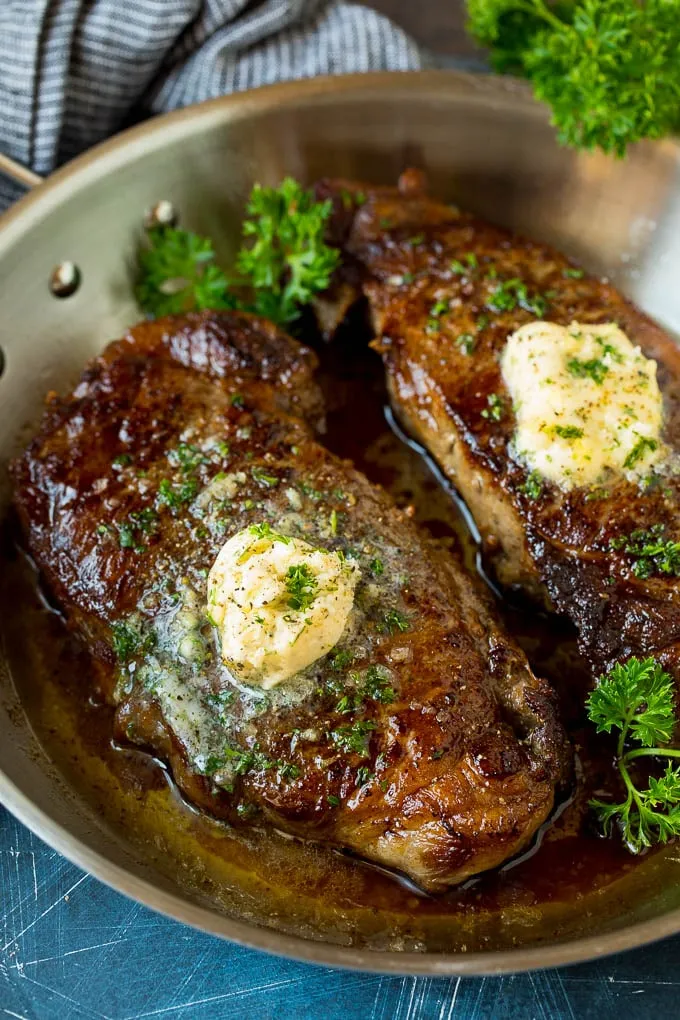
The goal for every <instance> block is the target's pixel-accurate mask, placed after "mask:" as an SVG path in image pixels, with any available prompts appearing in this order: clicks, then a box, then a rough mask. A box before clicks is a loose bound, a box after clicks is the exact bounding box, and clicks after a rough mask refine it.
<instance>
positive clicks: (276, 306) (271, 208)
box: [236, 177, 340, 323]
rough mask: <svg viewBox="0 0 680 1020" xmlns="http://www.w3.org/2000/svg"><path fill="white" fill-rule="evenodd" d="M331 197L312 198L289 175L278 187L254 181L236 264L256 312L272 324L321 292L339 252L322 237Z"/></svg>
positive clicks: (291, 318)
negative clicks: (246, 285) (251, 292)
mask: <svg viewBox="0 0 680 1020" xmlns="http://www.w3.org/2000/svg"><path fill="white" fill-rule="evenodd" d="M331 209H332V205H331V202H330V201H327V202H316V201H315V199H314V195H313V193H312V192H311V191H306V190H305V189H304V188H303V187H302V186H301V185H300V184H298V182H297V181H295V180H293V179H292V178H291V177H286V179H285V180H284V181H283V182H282V183H281V185H280V187H278V188H263V187H261V186H260V185H259V184H256V185H255V187H254V188H253V191H252V194H251V196H250V201H249V203H248V209H247V212H248V216H249V219H247V220H246V221H245V223H244V224H243V236H244V238H245V239H246V240H247V241H249V242H251V243H250V244H249V246H245V245H244V247H242V248H241V250H240V252H239V254H238V256H237V259H236V265H237V268H238V270H239V272H240V273H242V274H243V276H244V277H245V278H246V280H247V281H248V284H249V286H250V287H252V289H253V291H254V294H255V303H254V307H255V311H257V312H258V313H259V314H260V315H265V316H266V317H267V318H268V319H272V320H273V321H274V322H279V323H288V322H294V321H295V319H297V317H298V315H299V314H300V309H301V308H302V307H303V306H304V305H306V304H308V303H309V301H310V300H311V299H312V297H313V296H314V294H317V293H319V291H322V290H325V289H326V287H327V286H328V284H329V283H330V279H331V276H332V275H333V272H334V270H335V268H336V266H337V265H338V262H339V259H340V253H339V252H338V251H337V250H336V249H335V248H330V247H329V246H328V245H327V244H326V243H325V240H324V236H325V232H326V224H327V221H328V218H329V216H330V214H331Z"/></svg>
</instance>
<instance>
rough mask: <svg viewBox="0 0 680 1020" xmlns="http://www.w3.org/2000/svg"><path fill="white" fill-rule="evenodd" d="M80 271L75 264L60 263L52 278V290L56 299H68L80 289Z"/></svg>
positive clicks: (55, 268) (53, 271)
mask: <svg viewBox="0 0 680 1020" xmlns="http://www.w3.org/2000/svg"><path fill="white" fill-rule="evenodd" d="M80 280H81V275H80V270H79V269H78V266H77V265H76V264H75V262H69V261H66V262H60V263H59V265H58V266H55V267H54V269H53V270H52V275H51V276H50V290H51V291H52V293H53V294H54V296H55V297H58V298H67V297H71V294H75V292H76V291H77V290H78V287H80Z"/></svg>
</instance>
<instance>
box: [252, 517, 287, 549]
mask: <svg viewBox="0 0 680 1020" xmlns="http://www.w3.org/2000/svg"><path fill="white" fill-rule="evenodd" d="M248 534H250V535H254V536H255V538H268V539H269V540H270V542H282V543H283V545H289V544H290V539H289V538H288V536H287V535H280V534H279V532H278V531H274V529H273V528H272V526H271V524H268V523H267V521H262V523H261V524H251V525H250V527H249V528H248Z"/></svg>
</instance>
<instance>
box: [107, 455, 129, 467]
mask: <svg viewBox="0 0 680 1020" xmlns="http://www.w3.org/2000/svg"><path fill="white" fill-rule="evenodd" d="M111 464H112V466H113V467H116V468H124V467H129V466H130V464H132V457H131V456H130V454H129V453H119V454H118V456H117V457H114V458H113V460H112V461H111Z"/></svg>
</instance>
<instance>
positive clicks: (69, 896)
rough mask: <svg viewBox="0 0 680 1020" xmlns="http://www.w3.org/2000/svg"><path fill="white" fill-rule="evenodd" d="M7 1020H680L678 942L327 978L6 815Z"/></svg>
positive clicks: (3, 998) (1, 1011)
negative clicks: (457, 968) (96, 874)
mask: <svg viewBox="0 0 680 1020" xmlns="http://www.w3.org/2000/svg"><path fill="white" fill-rule="evenodd" d="M0 894H1V896H2V901H1V907H0V914H1V921H2V926H1V929H0V939H1V943H0V947H1V948H0V1018H2V1017H5V1016H7V1017H17V1018H19V1020H53V1018H59V1020H61V1018H71V1017H92V1018H95V1017H96V1018H102V1020H103V1018H110V1020H122V1018H136V1017H153V1018H166V1017H167V1018H169V1020H184V1018H191V1020H220V1018H222V1017H248V1018H249V1020H255V1018H258V1017H263V1018H264V1017H272V1018H274V1017H275V1018H276V1020H289V1018H290V1020H305V1018H314V1020H315V1018H323V1020H335V1018H338V1020H340V1018H342V1020H348V1018H353V1017H357V1018H361V1020H411V1018H414V1017H418V1018H428V1020H429V1018H432V1020H454V1018H455V1020H460V1018H464V1020H487V1018H488V1020H505V1018H512V1020H515V1018H516V1020H533V1018H537V1020H538V1018H540V1020H553V1018H561V1017H566V1018H570V1020H581V1018H584V1020H585V1018H587V1020H590V1018H597V1020H607V1018H609V1017H615V1016H619V1015H623V1014H625V1013H629V1014H630V1013H632V1011H633V1010H634V1011H635V1020H647V1018H648V1017H650V1018H651V1017H657V1016H659V1015H662V1014H665V1015H666V1016H667V1017H677V1016H679V1015H680V1004H679V991H678V986H679V985H680V975H679V974H678V972H677V970H676V961H677V959H678V951H679V950H680V938H674V939H669V940H667V941H665V942H660V943H656V944H655V945H652V946H649V947H647V948H645V949H640V950H636V951H634V952H631V953H626V954H623V955H621V956H615V957H610V958H608V959H605V960H599V961H597V962H595V963H589V964H584V965H580V966H577V967H571V968H565V969H561V970H546V971H540V972H537V973H533V974H522V975H517V976H510V977H499V978H463V979H458V978H450V979H446V978H437V979H430V978H399V977H379V976H374V975H370V974H354V973H350V972H344V971H333V970H327V969H324V968H321V967H312V966H309V965H307V964H300V963H294V962H292V961H290V960H281V959H276V958H275V957H271V956H267V955H265V954H262V953H257V952H254V951H253V950H249V949H242V948H241V947H239V946H235V945H232V944H231V943H228V942H223V941H221V940H219V939H217V938H214V937H213V936H211V935H205V934H202V933H201V932H197V931H194V930H193V929H191V928H187V927H185V926H183V925H181V924H178V923H177V922H176V921H171V920H169V919H168V918H165V917H162V916H160V915H159V914H154V913H153V912H152V911H150V910H147V909H146V908H145V907H141V906H139V905H138V904H136V903H133V902H132V901H131V900H128V899H126V898H125V897H124V896H121V895H119V894H118V893H116V892H113V891H112V890H110V889H108V888H107V887H106V886H104V885H102V884H101V883H100V882H98V881H97V880H96V879H94V878H92V877H90V876H89V875H87V874H85V873H84V872H82V871H80V870H79V869H78V868H76V867H74V866H73V865H72V864H69V862H68V861H66V860H65V859H64V858H63V857H62V856H61V855H60V854H58V853H57V852H56V851H55V850H52V849H50V847H48V846H46V844H45V843H43V842H42V841H41V840H39V839H38V838H37V837H36V836H34V835H33V834H32V833H31V832H29V830H28V829H26V828H24V826H23V825H20V824H19V823H18V822H17V821H16V820H15V819H14V818H13V817H12V816H11V815H10V814H9V813H8V812H6V811H4V810H3V809H2V808H0Z"/></svg>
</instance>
